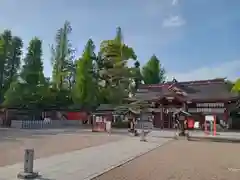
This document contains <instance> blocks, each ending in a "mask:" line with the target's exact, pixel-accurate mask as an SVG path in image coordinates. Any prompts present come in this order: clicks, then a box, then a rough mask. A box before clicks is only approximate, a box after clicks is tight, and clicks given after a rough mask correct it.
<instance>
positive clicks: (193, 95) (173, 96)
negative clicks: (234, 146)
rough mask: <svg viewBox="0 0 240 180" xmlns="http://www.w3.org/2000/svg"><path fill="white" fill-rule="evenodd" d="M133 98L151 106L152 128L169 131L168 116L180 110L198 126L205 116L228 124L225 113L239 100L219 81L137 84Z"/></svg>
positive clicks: (227, 115) (227, 117) (227, 116)
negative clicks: (152, 115) (188, 115)
mask: <svg viewBox="0 0 240 180" xmlns="http://www.w3.org/2000/svg"><path fill="white" fill-rule="evenodd" d="M135 98H136V99H139V100H141V99H142V100H146V101H149V102H150V103H152V104H154V108H153V112H154V120H153V125H154V127H155V128H173V126H174V124H173V122H174V121H173V115H172V114H173V112H174V111H176V110H177V109H180V108H181V109H182V110H184V111H187V112H189V113H191V114H192V116H193V118H194V120H195V121H199V123H200V124H203V123H204V120H205V115H216V117H217V119H218V120H217V121H219V120H220V121H221V120H222V121H221V122H225V123H228V119H229V113H230V111H231V109H233V108H234V107H235V106H236V103H237V101H238V100H239V99H240V98H239V95H237V94H235V93H232V92H230V91H229V88H228V86H227V84H226V81H225V79H223V78H221V79H220V78H219V79H212V80H201V81H188V82H177V81H176V80H173V81H172V82H166V83H163V84H154V85H141V86H140V88H139V90H138V92H137V93H136V95H135Z"/></svg>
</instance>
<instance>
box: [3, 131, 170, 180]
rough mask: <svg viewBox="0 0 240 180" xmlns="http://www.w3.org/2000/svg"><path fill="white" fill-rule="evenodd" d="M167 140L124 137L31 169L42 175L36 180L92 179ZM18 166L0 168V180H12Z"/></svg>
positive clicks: (44, 161)
mask: <svg viewBox="0 0 240 180" xmlns="http://www.w3.org/2000/svg"><path fill="white" fill-rule="evenodd" d="M110 136H111V135H110ZM169 140H170V139H160V138H154V137H149V141H148V142H140V141H139V138H136V137H124V138H123V139H121V140H118V141H116V142H109V143H106V144H102V145H99V146H93V147H89V148H84V149H82V150H76V151H72V152H68V153H64V154H58V155H53V156H50V157H46V158H40V159H37V160H35V162H34V163H35V170H36V171H38V172H40V174H41V175H42V177H41V178H40V179H47V180H66V179H71V180H79V179H81V180H84V179H92V178H93V177H95V176H97V175H100V174H101V173H103V172H105V171H108V170H110V169H112V168H113V167H116V166H119V165H121V164H123V163H125V162H127V161H129V160H132V159H134V158H136V157H138V156H140V155H142V154H144V153H146V152H148V151H151V150H153V149H155V148H157V147H159V146H161V145H163V144H164V143H166V142H168V141H169ZM36 153H37V152H36ZM22 167H23V165H22V163H17V164H14V165H9V166H3V167H1V168H0V174H1V177H0V180H15V179H16V175H17V173H18V172H19V171H21V170H22Z"/></svg>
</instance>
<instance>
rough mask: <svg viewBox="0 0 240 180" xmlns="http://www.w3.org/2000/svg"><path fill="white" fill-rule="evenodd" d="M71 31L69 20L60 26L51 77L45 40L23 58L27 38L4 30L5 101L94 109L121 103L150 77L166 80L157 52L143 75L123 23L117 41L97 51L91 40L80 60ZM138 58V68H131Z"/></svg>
mask: <svg viewBox="0 0 240 180" xmlns="http://www.w3.org/2000/svg"><path fill="white" fill-rule="evenodd" d="M71 32H72V27H71V25H70V23H69V22H68V21H66V22H65V23H64V25H63V27H61V28H60V29H58V30H57V33H56V36H55V43H54V44H53V45H52V46H51V63H52V68H53V70H52V77H51V78H47V77H45V76H44V73H43V58H42V57H43V52H42V41H41V40H40V39H38V38H36V37H35V38H33V39H32V40H31V41H30V42H29V45H28V50H27V53H26V55H25V56H24V58H23V59H21V57H22V47H23V42H22V40H21V38H19V37H17V36H14V35H12V32H11V31H10V30H5V31H4V32H3V33H1V34H0V86H1V87H0V100H1V101H0V102H1V103H2V105H4V106H7V107H13V106H18V107H19V106H21V107H28V108H33V109H39V110H40V109H44V108H51V107H53V106H54V107H55V108H68V107H72V106H74V105H75V106H77V107H83V108H92V107H95V106H97V105H98V104H100V103H111V104H120V103H122V101H123V100H124V98H125V97H127V96H128V95H129V93H130V92H131V93H134V92H135V91H136V90H137V88H138V86H139V84H141V82H142V80H143V79H144V78H145V79H144V80H145V81H146V82H147V83H159V82H162V81H163V80H164V78H165V77H164V73H165V71H164V69H163V68H162V67H161V64H160V62H159V60H158V59H157V58H156V56H153V57H152V58H151V60H150V61H149V62H148V63H147V64H146V65H145V66H144V68H143V70H142V72H143V74H141V67H140V63H139V61H137V56H136V54H135V51H134V49H133V48H132V47H129V46H128V45H126V44H125V43H124V42H123V34H122V30H121V28H120V27H119V28H117V31H116V36H115V37H114V38H113V39H109V40H103V41H102V42H101V44H100V49H99V52H95V45H94V42H93V40H92V39H89V40H88V42H87V43H86V46H85V49H84V51H83V53H82V55H81V56H80V57H77V58H76V57H75V51H74V48H73V47H72V44H71V41H70V35H71ZM132 60H133V61H135V63H134V66H133V67H129V62H130V61H132ZM21 61H23V65H22V66H21ZM153 72H154V73H155V74H154V73H153ZM151 73H153V74H151ZM156 74H157V75H156ZM133 82H134V83H133Z"/></svg>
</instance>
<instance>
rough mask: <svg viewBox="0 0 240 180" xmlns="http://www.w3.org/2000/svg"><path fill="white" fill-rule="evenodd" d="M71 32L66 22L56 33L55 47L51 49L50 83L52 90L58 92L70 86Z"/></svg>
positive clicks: (72, 70)
mask: <svg viewBox="0 0 240 180" xmlns="http://www.w3.org/2000/svg"><path fill="white" fill-rule="evenodd" d="M71 32H72V28H71V25H70V23H69V22H68V21H66V22H65V23H64V26H63V27H62V28H60V29H59V30H58V31H57V34H56V37H55V45H52V47H51V52H52V58H51V62H52V65H53V72H52V81H53V86H54V88H56V89H58V90H60V89H62V88H69V87H71V86H72V83H71V82H72V81H71V80H72V76H73V75H74V64H73V55H74V50H73V49H72V45H71V43H70V40H69V35H70V34H71ZM69 83H70V84H69Z"/></svg>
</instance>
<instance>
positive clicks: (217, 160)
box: [94, 140, 240, 180]
mask: <svg viewBox="0 0 240 180" xmlns="http://www.w3.org/2000/svg"><path fill="white" fill-rule="evenodd" d="M239 152H240V144H231V143H214V142H191V141H184V140H178V141H172V142H170V143H168V144H166V145H163V146H162V147H159V148H157V149H155V150H153V151H151V152H149V153H147V154H145V155H143V156H141V157H139V158H137V159H135V160H133V161H131V162H129V163H127V164H125V165H123V166H120V167H118V168H115V169H113V170H111V171H109V172H107V173H105V174H103V175H102V176H99V177H97V178H95V179H94V180H187V179H188V180H239V179H240V156H239Z"/></svg>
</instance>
